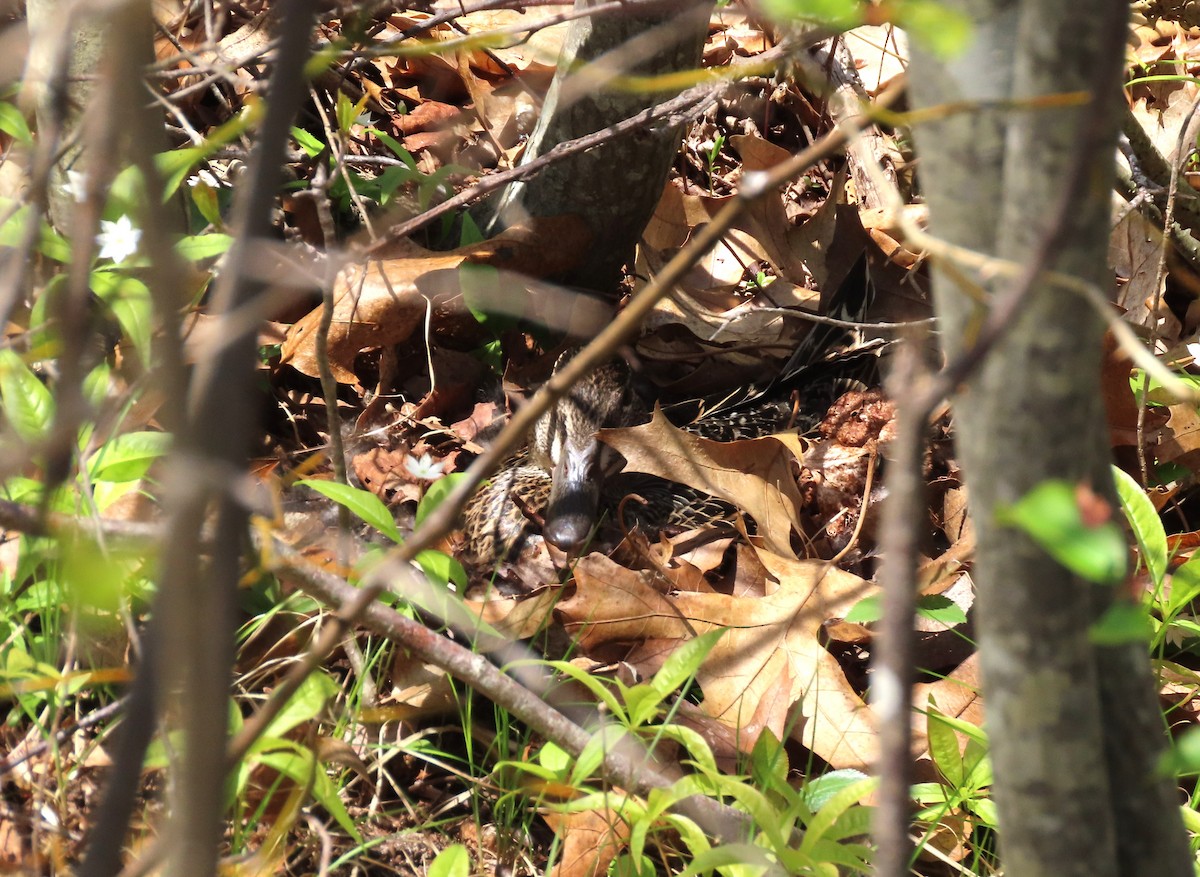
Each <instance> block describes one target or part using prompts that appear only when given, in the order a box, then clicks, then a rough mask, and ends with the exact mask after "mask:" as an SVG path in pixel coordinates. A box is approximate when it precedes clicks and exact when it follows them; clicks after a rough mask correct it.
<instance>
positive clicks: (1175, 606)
mask: <svg viewBox="0 0 1200 877" xmlns="http://www.w3.org/2000/svg"><path fill="white" fill-rule="evenodd" d="M1198 596H1200V554H1194V555H1192V557H1191V558H1190V559H1189V560H1188V562H1187V563H1185V564H1184V565H1183V566H1181V567H1179V568H1178V569H1177V570H1175V572H1173V573H1172V574H1171V591H1170V594H1169V596H1168V597H1167V605H1166V609H1165V610H1164V615H1166V616H1174V615H1175V614H1176V613H1177V612H1179V610H1180V609H1182V608H1183V607H1185V606H1187V605H1188V604H1189V603H1191V602H1192V601H1193V600H1194V599H1196V597H1198Z"/></svg>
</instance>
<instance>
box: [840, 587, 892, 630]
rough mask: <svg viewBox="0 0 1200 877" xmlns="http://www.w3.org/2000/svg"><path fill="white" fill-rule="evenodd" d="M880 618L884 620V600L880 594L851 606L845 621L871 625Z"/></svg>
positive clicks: (864, 598)
mask: <svg viewBox="0 0 1200 877" xmlns="http://www.w3.org/2000/svg"><path fill="white" fill-rule="evenodd" d="M880 618H883V598H882V597H880V595H879V594H872V595H871V596H870V597H863V598H862V599H861V600H859V601H858V602H857V603H855V604H854V605H853V606H851V607H850V611H849V612H847V613H846V617H845V619H844V620H845V621H849V622H851V623H853V624H870V623H871V622H872V621H878V620H879V619H880Z"/></svg>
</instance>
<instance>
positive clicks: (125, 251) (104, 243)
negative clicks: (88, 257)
mask: <svg viewBox="0 0 1200 877" xmlns="http://www.w3.org/2000/svg"><path fill="white" fill-rule="evenodd" d="M141 239H142V230H141V229H140V228H136V227H135V226H134V224H133V220H132V219H130V218H129V217H128V216H122V217H121V218H120V219H118V220H117V221H116V222H109V221H108V220H106V219H102V220H100V234H98V235H96V245H97V246H98V247H100V258H101V259H112V260H113V261H114V262H116V263H117V264H118V265H119V264H121V263H122V262H124V261H125V260H126V259H128V258H129V257H130V256H132V255H133V254H134V253H136V252H137V248H138V242H139V241H141Z"/></svg>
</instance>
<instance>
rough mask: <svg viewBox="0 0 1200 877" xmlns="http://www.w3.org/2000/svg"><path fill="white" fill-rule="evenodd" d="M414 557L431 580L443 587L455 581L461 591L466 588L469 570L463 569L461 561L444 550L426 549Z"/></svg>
mask: <svg viewBox="0 0 1200 877" xmlns="http://www.w3.org/2000/svg"><path fill="white" fill-rule="evenodd" d="M414 559H415V560H416V562H417V565H418V566H419V567H421V571H422V572H424V573H425V575H426V576H427V577H428V578H429V580H430V581H431V582H434V583H436V584H438V585H441V586H442V587H446V586H447V585H449V584H450V583H451V582H454V584H455V585H457V586H458V588H459V593H462V592H463V591H465V590H466V588H467V571H466V570H465V569H463V567H462V564H461V563H459V562H458V561H457V560H455V559H454V558H453V557H451V556H450V555H449V554H446V553H445V552H444V551H434V550H433V549H426V550H425V551H422V552H420V553H418V554H417V556H416V557H415V558H414Z"/></svg>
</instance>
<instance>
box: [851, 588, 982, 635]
mask: <svg viewBox="0 0 1200 877" xmlns="http://www.w3.org/2000/svg"><path fill="white" fill-rule="evenodd" d="M855 608H858V607H855ZM917 614H918V615H921V616H923V617H925V618H928V619H929V620H930V621H936V622H938V623H939V624H944V625H946V626H947V627H954V626H955V625H958V624H965V623H966V621H967V613H966V612H963V610H962V607H961V606H959V605H958V604H957V603H955V602H954V601H953V600H951V599H950V598H949V597H945V596H943V595H941V594H926V595H925V596H923V597H921V598H920V599H919V600H917Z"/></svg>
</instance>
